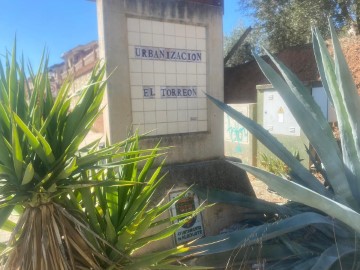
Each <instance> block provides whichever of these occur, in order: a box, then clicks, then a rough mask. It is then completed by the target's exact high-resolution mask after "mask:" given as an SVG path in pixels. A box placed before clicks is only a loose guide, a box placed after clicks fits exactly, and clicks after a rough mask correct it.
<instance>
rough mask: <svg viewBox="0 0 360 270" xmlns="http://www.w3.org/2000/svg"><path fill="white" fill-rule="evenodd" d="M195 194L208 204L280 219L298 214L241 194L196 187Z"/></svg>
mask: <svg viewBox="0 0 360 270" xmlns="http://www.w3.org/2000/svg"><path fill="white" fill-rule="evenodd" d="M194 191H195V193H196V194H197V195H198V196H199V197H200V198H202V199H203V200H207V201H208V202H209V203H226V204H231V205H237V206H241V207H246V208H249V209H255V210H258V211H259V212H261V213H270V214H279V216H281V217H286V216H293V215H295V214H299V213H300V212H299V211H297V210H296V209H293V208H290V207H287V206H285V205H278V204H275V203H270V202H267V201H264V200H260V199H258V198H254V197H250V196H247V195H245V194H242V193H237V192H231V191H227V190H219V189H205V188H201V187H198V186H196V187H195V188H194Z"/></svg>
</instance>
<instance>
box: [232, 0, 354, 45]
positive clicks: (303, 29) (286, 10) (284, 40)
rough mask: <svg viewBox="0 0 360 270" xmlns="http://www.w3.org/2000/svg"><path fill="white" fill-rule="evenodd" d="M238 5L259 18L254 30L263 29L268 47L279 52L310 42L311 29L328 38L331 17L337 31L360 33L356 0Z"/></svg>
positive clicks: (264, 0)
mask: <svg viewBox="0 0 360 270" xmlns="http://www.w3.org/2000/svg"><path fill="white" fill-rule="evenodd" d="M239 6H240V8H243V9H246V10H249V11H250V13H251V14H252V15H253V16H254V17H255V18H256V23H255V28H259V29H262V30H263V34H264V35H265V36H267V37H268V41H269V45H270V46H269V48H270V49H271V50H272V51H276V52H277V51H281V50H283V49H284V48H287V47H290V46H296V45H301V44H306V43H310V41H311V31H310V29H311V26H316V27H317V28H318V29H319V31H320V33H321V34H322V35H324V36H325V37H329V34H330V32H329V31H328V28H327V17H331V19H332V21H333V22H334V24H335V26H336V28H337V30H338V31H343V32H347V31H349V30H350V29H352V28H355V29H354V30H355V32H356V31H357V32H359V27H360V25H359V22H358V20H359V18H360V8H358V7H357V1H354V0H325V1H324V0H316V1H314V0H281V1H267V0H255V1H250V0H245V1H239Z"/></svg>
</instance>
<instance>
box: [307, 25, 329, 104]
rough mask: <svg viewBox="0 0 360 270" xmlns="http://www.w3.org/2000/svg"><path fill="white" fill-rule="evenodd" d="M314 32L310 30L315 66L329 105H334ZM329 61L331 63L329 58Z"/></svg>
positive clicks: (313, 29)
mask: <svg viewBox="0 0 360 270" xmlns="http://www.w3.org/2000/svg"><path fill="white" fill-rule="evenodd" d="M315 31H316V29H315V28H312V29H311V33H312V40H313V50H314V56H315V60H316V65H317V67H318V70H319V74H320V78H321V82H322V86H323V87H324V89H325V92H326V95H327V97H328V99H329V101H330V102H331V104H332V105H334V101H333V99H332V96H331V91H330V87H329V84H328V81H327V79H326V73H325V67H324V63H323V59H322V56H321V52H320V46H319V43H318V40H317V35H316V34H315ZM329 60H330V62H331V58H330V59H329Z"/></svg>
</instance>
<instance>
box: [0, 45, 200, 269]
mask: <svg viewBox="0 0 360 270" xmlns="http://www.w3.org/2000/svg"><path fill="white" fill-rule="evenodd" d="M25 74H26V73H25V68H24V61H23V60H22V61H21V62H20V64H19V63H18V62H17V58H16V47H15V46H14V49H13V51H12V54H11V56H10V55H7V56H6V58H5V65H2V64H1V63H0V228H1V229H3V230H8V231H9V232H11V237H10V240H9V241H8V243H7V244H2V245H1V252H2V253H1V258H2V269H10V270H12V269H33V270H43V269H44V270H45V269H125V268H129V269H131V268H132V269H150V268H151V269H157V268H158V269H164V268H165V269H171V268H172V267H173V268H176V265H173V264H174V262H176V261H177V260H178V257H175V259H174V258H173V257H172V256H173V255H176V254H179V253H182V252H185V251H189V250H190V248H189V247H187V246H179V247H176V248H173V249H171V250H165V251H161V252H154V253H153V254H151V255H143V256H137V257H135V256H134V251H136V250H137V249H139V248H141V247H143V246H145V245H147V244H149V243H152V242H153V241H157V240H159V239H164V238H166V237H169V236H171V235H172V234H173V233H174V232H175V231H176V230H177V229H178V228H179V227H180V226H182V225H183V224H184V223H185V222H186V221H187V220H188V219H189V218H191V217H192V215H194V214H196V212H197V211H195V212H192V213H187V214H185V215H182V216H180V217H173V218H170V217H168V218H166V215H164V214H166V212H167V211H168V210H169V208H170V207H171V206H172V205H173V204H174V203H176V202H177V200H179V199H180V198H181V197H182V195H179V196H178V197H176V198H175V199H173V200H171V201H169V202H167V201H166V200H161V201H160V202H158V203H156V201H154V199H153V195H154V193H155V191H156V188H157V187H158V186H159V184H160V183H161V181H162V179H163V177H162V176H160V170H161V165H160V166H157V167H155V168H152V167H153V163H154V160H155V159H156V158H157V157H158V156H161V155H162V154H163V152H164V149H162V148H160V147H159V146H156V147H154V148H153V149H145V150H142V149H140V148H139V147H138V144H139V136H138V135H136V134H135V135H131V136H129V138H128V139H126V140H125V141H123V142H119V143H115V144H113V145H109V146H106V147H105V148H102V149H100V148H99V147H98V143H99V142H98V141H95V142H93V143H91V144H89V145H86V146H83V147H82V146H81V143H82V142H83V140H84V138H85V136H86V135H87V133H88V132H89V130H90V129H91V127H92V124H93V123H94V121H95V119H96V118H97V116H98V115H99V113H100V112H101V110H102V109H101V101H102V97H103V94H104V89H105V79H104V74H105V67H104V66H101V65H98V66H97V67H96V68H95V69H94V71H93V72H92V74H91V78H90V80H89V83H88V85H87V86H86V87H85V88H84V90H83V91H82V93H81V95H80V97H79V98H78V99H77V101H76V104H75V106H74V107H73V108H70V103H71V102H72V96H71V95H70V93H69V89H70V87H71V83H70V82H69V81H67V82H65V83H64V84H63V85H62V87H61V89H60V91H59V93H58V95H57V96H56V97H53V96H52V93H51V88H50V83H49V78H48V74H47V58H46V57H44V59H43V61H42V62H41V65H40V68H39V71H38V72H37V73H36V74H35V73H34V72H33V71H32V69H31V68H30V69H29V74H30V77H31V84H29V83H28V80H27V78H26V75H25ZM151 170H152V172H151ZM14 212H17V213H19V215H20V216H19V219H18V221H17V222H14V221H12V220H11V219H10V218H9V217H10V216H11V214H12V213H14ZM178 218H184V219H182V220H181V222H175V221H176V220H177V219H178ZM163 224H165V225H168V224H170V226H169V228H167V229H162V230H156V228H158V227H159V226H160V225H163ZM148 229H152V230H153V231H155V233H153V234H149V233H148ZM200 269H201V268H200Z"/></svg>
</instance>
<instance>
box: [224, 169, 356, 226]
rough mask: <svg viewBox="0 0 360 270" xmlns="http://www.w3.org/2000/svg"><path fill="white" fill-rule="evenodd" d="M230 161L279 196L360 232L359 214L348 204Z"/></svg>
mask: <svg viewBox="0 0 360 270" xmlns="http://www.w3.org/2000/svg"><path fill="white" fill-rule="evenodd" d="M231 163H232V164H234V165H235V166H237V167H239V168H241V169H243V170H245V171H247V172H249V173H251V174H253V175H254V176H256V177H257V178H258V179H260V180H261V181H263V182H264V183H265V184H267V185H268V186H269V187H270V188H272V189H274V190H276V191H277V192H278V193H279V194H280V195H281V196H284V197H286V198H288V199H290V200H293V201H295V202H299V203H302V204H305V205H308V206H310V207H313V208H315V209H318V210H320V211H323V212H324V213H326V214H328V215H329V216H331V217H334V218H336V219H338V220H340V221H341V222H343V223H345V224H347V225H348V226H350V227H351V228H353V229H354V230H355V231H357V232H360V214H359V213H357V212H355V211H354V210H353V209H351V208H349V207H348V206H346V205H343V204H341V203H339V202H336V201H335V200H332V199H330V198H327V197H325V196H323V195H321V194H319V193H316V192H314V191H312V190H311V189H308V188H306V187H304V186H301V185H299V184H297V183H294V182H291V181H288V180H286V179H283V178H281V177H278V176H276V175H274V174H271V173H268V172H266V171H263V170H260V169H258V168H256V167H251V166H247V165H245V164H240V163H234V162H231Z"/></svg>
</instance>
